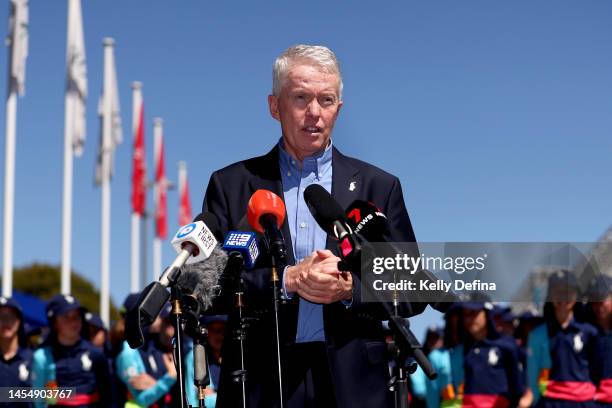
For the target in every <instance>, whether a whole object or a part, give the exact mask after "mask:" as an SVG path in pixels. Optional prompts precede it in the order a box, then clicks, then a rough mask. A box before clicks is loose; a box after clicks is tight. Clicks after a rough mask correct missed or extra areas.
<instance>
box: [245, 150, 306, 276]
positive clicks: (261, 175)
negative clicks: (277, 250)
mask: <svg viewBox="0 0 612 408" xmlns="http://www.w3.org/2000/svg"><path fill="white" fill-rule="evenodd" d="M261 159H262V166H261V168H262V169H264V171H260V172H258V174H254V175H253V177H252V178H251V180H250V181H249V186H250V188H251V194H252V193H254V192H255V191H256V190H269V191H272V192H273V193H274V194H276V195H277V196H279V197H280V198H281V199H282V200H283V203H284V202H285V194H284V192H283V182H282V179H281V175H280V164H279V153H278V144H277V145H276V146H274V148H273V149H272V150H270V152H268V154H266V155H265V156H261ZM281 231H282V233H283V237H284V238H285V246H286V248H287V264H288V265H293V264H295V256H294V255H293V241H292V239H291V231H290V230H289V224H288V223H287V213H286V210H285V222H283V225H282V228H281Z"/></svg>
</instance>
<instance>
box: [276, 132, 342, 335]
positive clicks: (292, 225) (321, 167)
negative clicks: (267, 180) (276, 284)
mask: <svg viewBox="0 0 612 408" xmlns="http://www.w3.org/2000/svg"><path fill="white" fill-rule="evenodd" d="M278 146H279V153H280V154H279V167H280V172H281V180H282V182H283V193H284V194H285V207H286V209H287V223H288V224H289V231H290V232H291V238H292V239H291V242H292V244H293V254H294V255H295V261H296V263H298V262H300V261H301V260H302V259H304V258H305V257H307V256H308V255H310V254H311V253H312V251H314V250H315V249H325V243H326V240H327V234H326V233H325V231H323V230H322V229H321V227H319V225H318V224H317V222H316V221H315V219H314V218H313V216H312V214H311V213H310V210H308V206H307V205H306V202H305V201H304V190H305V189H306V187H308V186H309V185H311V184H320V185H321V186H322V187H324V188H325V189H326V190H327V191H329V192H331V186H332V143H331V141H330V143H329V145H328V146H327V148H326V149H325V150H324V151H322V152H319V153H317V154H315V155H313V156H308V157H305V158H304V161H303V162H302V168H299V167H298V164H299V163H298V161H297V160H295V159H294V158H293V157H291V156H290V155H289V153H287V151H286V150H285V148H284V142H283V140H282V138H281V140H280V141H279V143H278ZM284 286H285V282H284V280H283V292H284ZM288 295H289V296H290V295H291V294H288ZM310 341H325V331H324V329H323V305H321V304H316V303H312V302H309V301H308V300H306V299H302V298H300V306H299V311H298V324H297V333H296V336H295V342H296V343H306V342H310Z"/></svg>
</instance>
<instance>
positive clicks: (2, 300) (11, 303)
mask: <svg viewBox="0 0 612 408" xmlns="http://www.w3.org/2000/svg"><path fill="white" fill-rule="evenodd" d="M0 307H11V308H13V309H15V310H16V311H17V313H19V316H23V310H22V309H21V306H20V305H19V303H17V301H16V300H15V299H13V298H10V297H4V296H2V297H0Z"/></svg>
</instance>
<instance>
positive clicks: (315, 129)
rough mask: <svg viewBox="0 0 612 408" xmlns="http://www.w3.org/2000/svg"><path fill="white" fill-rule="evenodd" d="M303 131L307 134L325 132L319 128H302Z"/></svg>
mask: <svg viewBox="0 0 612 408" xmlns="http://www.w3.org/2000/svg"><path fill="white" fill-rule="evenodd" d="M302 131H304V132H306V133H311V134H312V133H321V132H322V131H323V129H321V128H320V127H318V126H304V127H303V128H302Z"/></svg>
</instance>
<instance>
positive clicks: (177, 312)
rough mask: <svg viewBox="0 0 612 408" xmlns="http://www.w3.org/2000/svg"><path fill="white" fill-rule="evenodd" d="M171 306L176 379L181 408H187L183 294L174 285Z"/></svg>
mask: <svg viewBox="0 0 612 408" xmlns="http://www.w3.org/2000/svg"><path fill="white" fill-rule="evenodd" d="M170 304H171V305H172V316H174V322H173V323H174V338H173V343H174V364H175V365H176V379H177V381H178V383H179V398H180V401H181V405H180V406H181V408H186V407H187V404H186V401H185V382H184V381H183V343H182V342H183V336H182V331H183V329H182V324H181V323H182V319H183V318H182V316H183V308H182V305H181V293H180V291H179V290H178V288H177V287H176V286H175V285H173V286H172V289H171V291H170Z"/></svg>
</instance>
